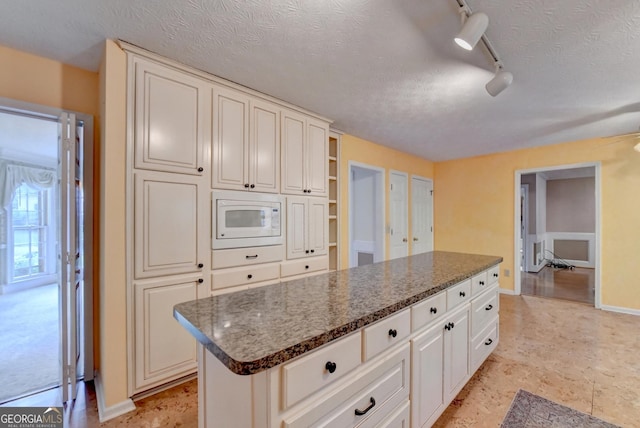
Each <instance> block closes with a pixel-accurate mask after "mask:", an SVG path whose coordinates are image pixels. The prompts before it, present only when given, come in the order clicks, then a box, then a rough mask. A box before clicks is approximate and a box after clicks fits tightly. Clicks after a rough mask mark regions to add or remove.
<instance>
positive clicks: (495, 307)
mask: <svg viewBox="0 0 640 428" xmlns="http://www.w3.org/2000/svg"><path fill="white" fill-rule="evenodd" d="M499 310H500V298H499V297H498V289H497V287H494V288H493V289H492V290H489V291H487V293H486V294H483V295H481V296H480V297H478V298H476V299H474V300H473V301H472V302H471V337H476V335H477V334H478V333H480V331H481V330H482V329H483V328H484V327H485V326H486V325H487V323H488V322H489V321H490V320H491V319H492V318H493V317H495V316H496V315H497V314H498V311H499Z"/></svg>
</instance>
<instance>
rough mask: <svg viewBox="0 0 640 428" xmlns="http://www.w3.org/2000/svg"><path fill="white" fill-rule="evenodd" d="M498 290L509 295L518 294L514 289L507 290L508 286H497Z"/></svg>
mask: <svg viewBox="0 0 640 428" xmlns="http://www.w3.org/2000/svg"><path fill="white" fill-rule="evenodd" d="M498 291H499V292H500V294H507V295H509V296H518V295H519V293H517V294H516V292H515V291H513V290H509V289H508V288H498Z"/></svg>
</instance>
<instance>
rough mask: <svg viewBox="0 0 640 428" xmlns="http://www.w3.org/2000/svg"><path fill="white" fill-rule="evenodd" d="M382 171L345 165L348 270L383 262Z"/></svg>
mask: <svg viewBox="0 0 640 428" xmlns="http://www.w3.org/2000/svg"><path fill="white" fill-rule="evenodd" d="M384 188H385V185H384V169H382V168H378V167H374V166H371V165H367V164H362V163H358V162H353V161H350V162H349V183H348V194H349V267H356V266H362V265H366V264H371V263H377V262H381V261H383V260H384V247H385V233H384V227H385V215H384V206H385V200H384V199H385V198H384Z"/></svg>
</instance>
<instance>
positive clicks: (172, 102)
mask: <svg viewBox="0 0 640 428" xmlns="http://www.w3.org/2000/svg"><path fill="white" fill-rule="evenodd" d="M134 61H135V62H134V67H135V106H134V111H135V114H134V142H135V143H134V146H135V167H136V168H143V169H152V170H157V171H166V172H177V173H183V174H193V175H200V174H202V171H198V169H199V168H205V167H206V166H207V165H205V163H204V159H205V152H206V151H208V150H209V149H208V145H209V140H208V132H209V130H208V128H209V127H210V125H209V124H210V123H211V122H210V118H209V114H208V109H209V108H210V107H209V97H210V95H209V94H210V92H209V87H210V86H209V85H208V84H207V83H206V82H204V81H203V80H200V79H197V78H195V77H192V76H189V75H187V74H186V73H182V72H179V71H176V70H172V69H170V68H168V67H165V66H162V65H159V64H155V63H153V62H149V61H146V60H143V59H140V58H136V59H135V60H134Z"/></svg>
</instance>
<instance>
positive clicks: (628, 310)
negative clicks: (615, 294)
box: [600, 305, 640, 316]
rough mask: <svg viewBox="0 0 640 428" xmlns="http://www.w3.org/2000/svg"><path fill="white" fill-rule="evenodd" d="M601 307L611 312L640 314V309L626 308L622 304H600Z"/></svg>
mask: <svg viewBox="0 0 640 428" xmlns="http://www.w3.org/2000/svg"><path fill="white" fill-rule="evenodd" d="M600 309H602V310H603V311H609V312H618V313H620V314H628V315H636V316H640V309H631V308H624V307H622V306H610V305H600Z"/></svg>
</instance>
